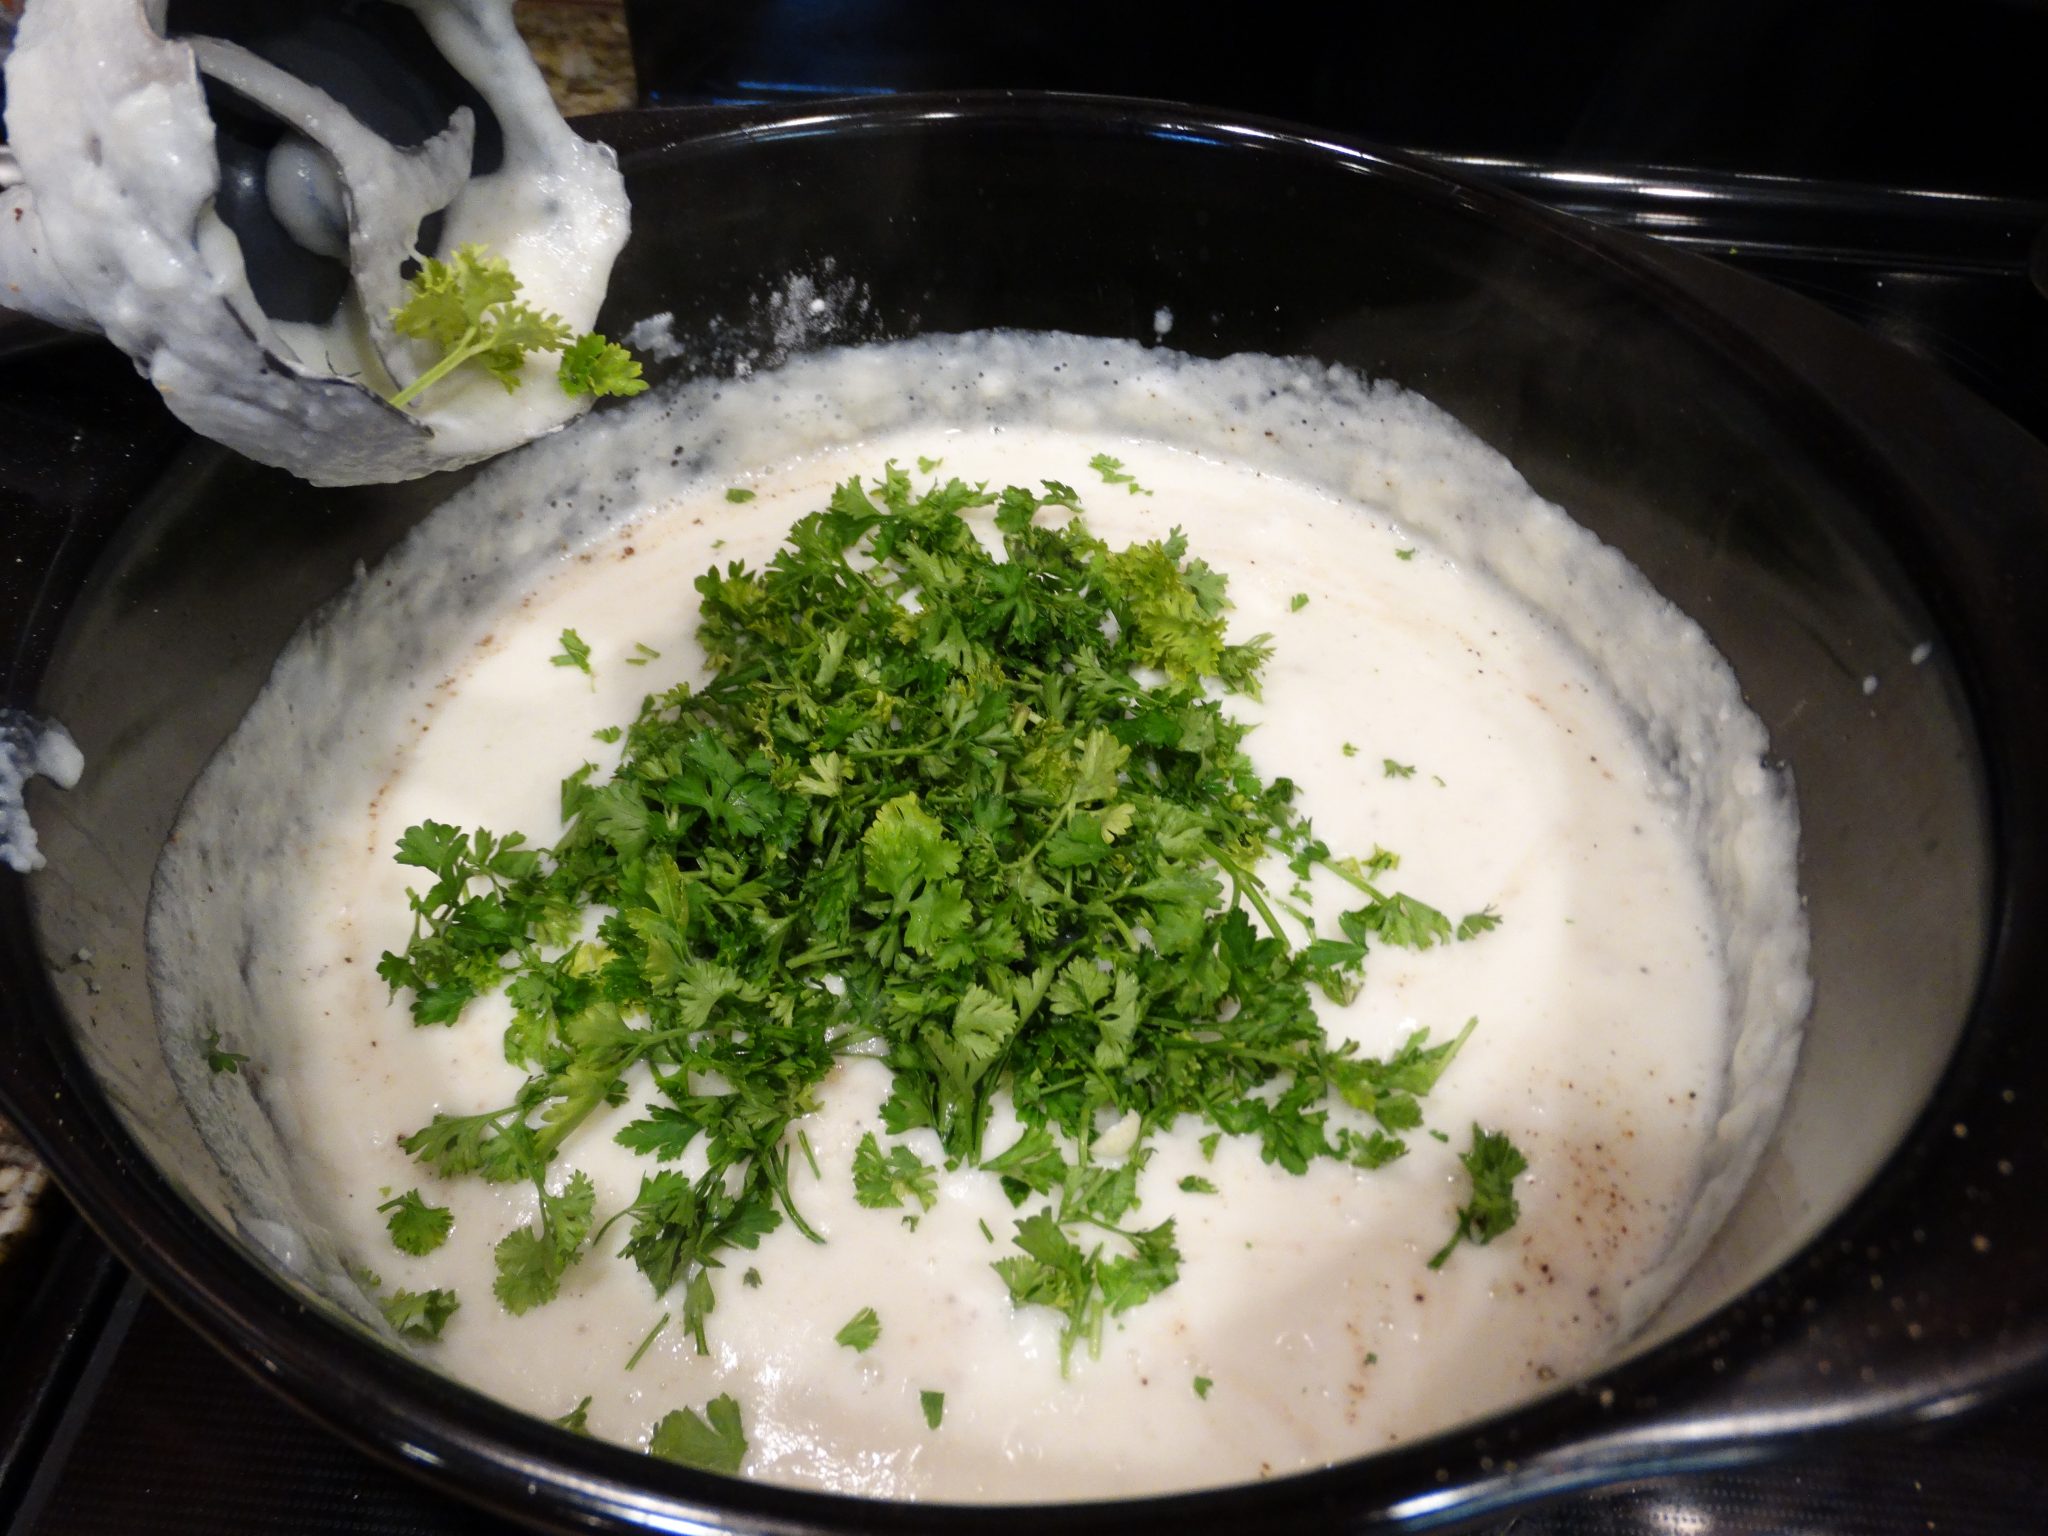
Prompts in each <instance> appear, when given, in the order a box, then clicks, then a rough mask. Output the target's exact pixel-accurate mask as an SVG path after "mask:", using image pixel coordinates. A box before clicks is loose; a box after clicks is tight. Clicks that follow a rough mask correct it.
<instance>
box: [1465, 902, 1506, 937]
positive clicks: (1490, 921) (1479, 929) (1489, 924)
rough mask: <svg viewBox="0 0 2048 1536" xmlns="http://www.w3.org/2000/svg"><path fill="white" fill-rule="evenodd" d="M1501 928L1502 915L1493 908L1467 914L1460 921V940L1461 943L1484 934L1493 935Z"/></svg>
mask: <svg viewBox="0 0 2048 1536" xmlns="http://www.w3.org/2000/svg"><path fill="white" fill-rule="evenodd" d="M1499 926H1500V914H1499V913H1498V912H1496V911H1494V910H1493V908H1491V907H1487V908H1485V909H1484V910H1483V911H1479V912H1467V913H1466V914H1465V915H1464V916H1463V917H1461V918H1459V919H1458V938H1459V940H1460V942H1462V941H1464V940H1467V939H1476V938H1478V937H1479V935H1481V934H1482V933H1491V932H1492V931H1493V930H1494V929H1496V928H1498V927H1499Z"/></svg>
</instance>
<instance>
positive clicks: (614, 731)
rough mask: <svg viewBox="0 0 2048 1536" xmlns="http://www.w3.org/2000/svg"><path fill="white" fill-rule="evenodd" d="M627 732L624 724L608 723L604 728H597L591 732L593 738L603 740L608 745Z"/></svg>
mask: <svg viewBox="0 0 2048 1536" xmlns="http://www.w3.org/2000/svg"><path fill="white" fill-rule="evenodd" d="M625 734H626V728H625V727H624V726H622V725H607V726H605V727H604V728H603V729H602V730H596V731H592V732H591V733H590V735H591V739H592V740H594V741H601V742H603V743H604V744H605V745H606V746H610V745H612V743H614V742H615V741H617V740H618V739H619V738H620V737H621V736H623V735H625Z"/></svg>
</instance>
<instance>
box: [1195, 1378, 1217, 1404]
mask: <svg viewBox="0 0 2048 1536" xmlns="http://www.w3.org/2000/svg"><path fill="white" fill-rule="evenodd" d="M1215 1385H1216V1383H1215V1382H1213V1381H1211V1380H1210V1379H1209V1378H1208V1377H1206V1376H1197V1377H1196V1378H1195V1396H1197V1397H1199V1398H1203V1399H1207V1397H1208V1396H1209V1389H1210V1388H1211V1387H1213V1386H1215Z"/></svg>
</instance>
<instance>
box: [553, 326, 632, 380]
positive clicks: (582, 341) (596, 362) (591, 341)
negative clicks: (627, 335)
mask: <svg viewBox="0 0 2048 1536" xmlns="http://www.w3.org/2000/svg"><path fill="white" fill-rule="evenodd" d="M555 382H556V383H558V384H560V385H561V386H562V393H563V394H565V395H621V396H630V395H637V394H640V393H642V392H643V391H644V390H645V389H646V388H647V381H646V380H645V379H643V378H641V377H640V361H639V359H638V358H636V357H634V356H633V354H632V353H631V352H628V351H627V350H626V349H625V348H624V347H622V346H620V345H619V344H618V343H617V342H615V341H606V340H605V339H604V337H602V336H601V335H599V334H598V333H596V332H595V331H592V332H589V333H587V334H585V335H582V336H578V337H577V338H576V339H575V340H574V341H572V342H571V343H569V345H568V346H567V347H565V348H564V349H563V350H562V361H561V364H560V365H559V366H558V367H557V368H556V370H555Z"/></svg>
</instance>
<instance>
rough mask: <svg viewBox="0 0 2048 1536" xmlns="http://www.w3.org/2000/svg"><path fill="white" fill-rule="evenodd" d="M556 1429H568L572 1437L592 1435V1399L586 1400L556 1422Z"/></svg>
mask: <svg viewBox="0 0 2048 1536" xmlns="http://www.w3.org/2000/svg"><path fill="white" fill-rule="evenodd" d="M555 1427H556V1428H558V1429H566V1430H568V1431H569V1433H570V1434H572V1435H587V1434H589V1433H590V1399H589V1398H587V1397H586V1398H584V1399H583V1400H582V1401H581V1402H579V1403H578V1404H577V1405H576V1406H575V1407H574V1408H571V1409H570V1410H569V1411H568V1412H567V1413H565V1414H563V1415H562V1416H561V1417H560V1418H559V1419H557V1420H555Z"/></svg>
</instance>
